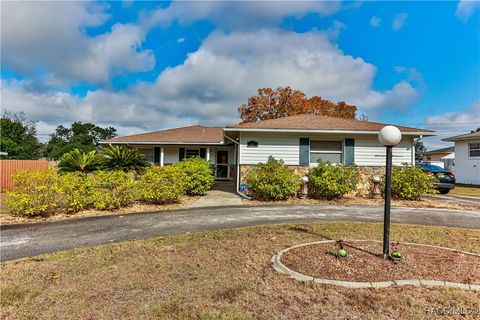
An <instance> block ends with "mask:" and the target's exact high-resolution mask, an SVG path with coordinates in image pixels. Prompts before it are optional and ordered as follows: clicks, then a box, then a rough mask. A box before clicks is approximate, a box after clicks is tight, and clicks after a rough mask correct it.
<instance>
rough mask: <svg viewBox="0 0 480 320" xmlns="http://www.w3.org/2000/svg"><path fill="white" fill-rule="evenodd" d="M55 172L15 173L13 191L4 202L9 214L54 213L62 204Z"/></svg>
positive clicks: (50, 170)
mask: <svg viewBox="0 0 480 320" xmlns="http://www.w3.org/2000/svg"><path fill="white" fill-rule="evenodd" d="M58 178H59V177H58V174H57V171H56V170H54V169H49V170H45V171H17V172H16V173H15V174H14V175H13V181H14V183H15V189H14V190H13V191H9V192H8V197H7V199H6V200H5V204H6V205H7V207H8V209H9V211H10V213H12V214H16V215H26V216H38V215H48V214H51V213H54V212H55V211H56V210H58V209H59V204H60V203H62V194H61V193H60V190H59V179H58Z"/></svg>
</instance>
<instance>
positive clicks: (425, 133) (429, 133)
mask: <svg viewBox="0 0 480 320" xmlns="http://www.w3.org/2000/svg"><path fill="white" fill-rule="evenodd" d="M224 130H225V131H227V132H235V131H242V132H284V133H341V134H378V133H379V132H380V130H317V129H272V128H233V127H227V128H224ZM402 134H403V135H410V136H436V135H437V133H436V132H433V131H402Z"/></svg>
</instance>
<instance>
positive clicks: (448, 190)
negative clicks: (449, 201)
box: [438, 189, 450, 194]
mask: <svg viewBox="0 0 480 320" xmlns="http://www.w3.org/2000/svg"><path fill="white" fill-rule="evenodd" d="M438 191H440V193H441V194H447V193H449V192H450V189H440V190H438Z"/></svg>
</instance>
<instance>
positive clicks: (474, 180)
mask: <svg viewBox="0 0 480 320" xmlns="http://www.w3.org/2000/svg"><path fill="white" fill-rule="evenodd" d="M479 142H480V140H470V141H456V142H455V177H456V181H457V182H458V183H466V184H477V185H480V158H479V157H470V153H469V150H468V144H469V143H479Z"/></svg>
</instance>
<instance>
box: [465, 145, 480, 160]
mask: <svg viewBox="0 0 480 320" xmlns="http://www.w3.org/2000/svg"><path fill="white" fill-rule="evenodd" d="M468 150H469V152H470V157H480V143H469V144H468Z"/></svg>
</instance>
